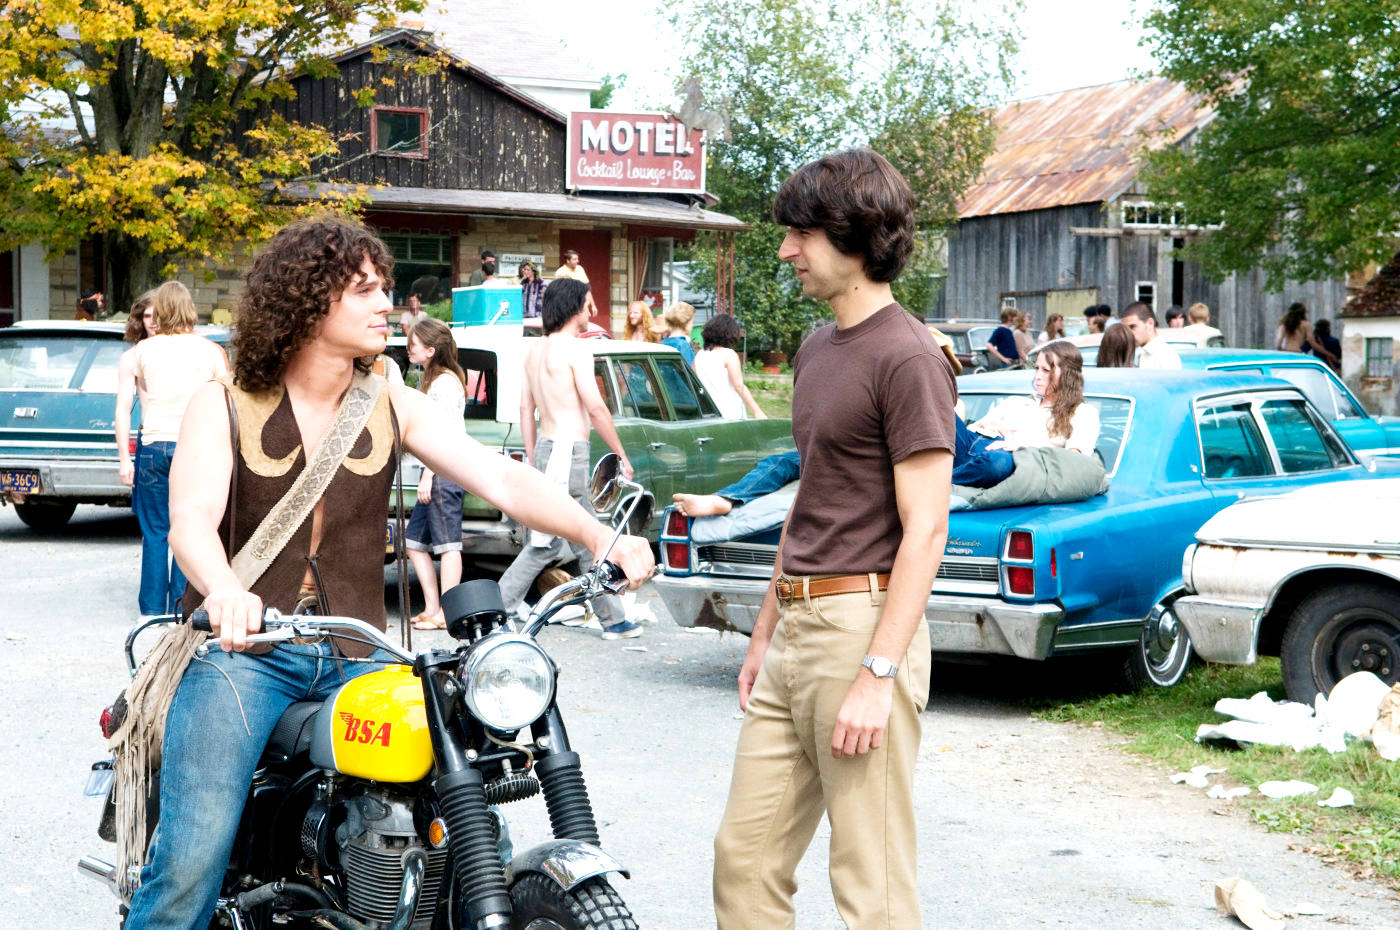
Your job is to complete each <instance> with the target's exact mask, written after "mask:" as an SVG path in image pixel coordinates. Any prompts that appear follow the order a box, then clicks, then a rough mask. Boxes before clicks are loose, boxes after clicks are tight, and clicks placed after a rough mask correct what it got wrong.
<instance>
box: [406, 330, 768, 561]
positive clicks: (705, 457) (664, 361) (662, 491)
mask: <svg viewBox="0 0 1400 930" xmlns="http://www.w3.org/2000/svg"><path fill="white" fill-rule="evenodd" d="M453 335H454V337H455V338H456V340H457V359H458V361H459V362H460V363H461V365H462V368H463V369H465V370H469V371H477V372H481V380H482V381H483V382H484V388H482V389H481V393H483V394H484V396H485V399H484V401H482V402H480V403H476V404H468V405H467V414H466V418H467V432H468V433H469V434H470V435H471V436H472V437H473V438H475V439H477V440H478V441H480V442H482V443H484V444H485V445H487V446H489V447H491V448H493V449H498V450H500V451H501V452H502V453H504V454H506V455H509V456H511V457H512V458H515V459H518V460H520V461H524V458H525V446H524V440H523V439H522V437H521V430H520V385H521V381H522V378H523V376H524V370H525V365H524V360H525V352H526V350H527V349H528V348H529V346H530V340H531V339H533V338H536V337H531V336H522V335H521V334H520V330H519V329H518V328H515V327H471V328H463V329H454V330H453ZM589 341H590V342H591V343H592V345H591V348H592V349H593V355H594V373H595V375H596V377H597V379H598V387H599V390H600V391H601V392H602V394H603V398H604V399H605V400H606V401H607V404H608V407H609V408H610V409H611V410H612V415H613V422H614V424H615V425H616V426H617V432H618V436H619V437H620V438H621V439H622V445H623V448H624V449H626V450H627V457H628V458H629V459H630V460H631V462H632V467H633V469H634V471H635V474H634V476H633V477H634V478H635V480H636V481H638V482H639V483H641V485H642V486H643V487H645V488H646V489H647V498H646V499H645V500H644V501H643V502H642V504H641V505H640V506H639V507H638V509H637V513H636V515H635V516H634V517H633V521H634V525H633V531H634V532H637V533H639V534H642V535H647V536H650V537H652V538H655V536H656V534H657V532H658V531H659V529H660V526H661V511H662V510H663V509H665V507H666V506H667V505H669V504H670V503H671V495H672V494H675V493H677V492H682V491H685V492H698V493H708V492H711V491H716V490H718V489H720V488H722V487H724V486H725V485H727V484H730V483H732V482H734V481H736V480H738V479H739V478H740V477H742V476H743V475H744V474H745V473H746V472H747V471H748V470H749V469H750V468H752V467H753V466H754V463H755V462H757V461H758V460H759V459H760V458H763V457H764V456H766V455H771V454H773V453H775V452H787V451H789V450H791V449H792V448H793V441H792V422H791V421H790V420H787V419H768V420H726V419H724V418H723V417H721V416H720V413H719V408H718V407H716V405H715V402H714V401H713V400H712V399H711V398H710V396H709V394H708V393H706V391H705V388H704V386H703V385H701V383H700V380H699V379H698V378H696V377H695V373H694V372H693V371H691V369H690V366H689V365H687V364H686V363H685V360H684V359H683V358H681V355H680V353H679V352H677V351H676V350H675V349H673V348H671V347H670V346H661V345H652V344H649V343H642V342H623V341H621V340H614V339H596V340H589ZM387 351H388V354H389V355H390V356H392V357H393V358H394V360H395V361H396V362H398V363H399V367H400V368H401V369H403V370H404V371H405V372H407V371H408V357H407V349H406V346H405V343H404V340H403V339H402V338H394V339H391V340H390V344H389V348H388V350H387ZM607 451H608V449H607V446H606V445H605V444H604V443H603V441H602V440H601V439H600V438H599V437H598V435H597V434H596V433H595V434H594V435H593V449H592V458H593V460H594V461H596V460H597V459H598V458H599V457H601V456H602V455H603V454H604V453H605V452H607ZM420 469H421V466H420V465H418V464H417V463H416V462H414V461H411V460H410V461H408V462H406V463H405V465H404V468H403V470H402V476H403V482H404V502H405V506H406V507H408V506H412V503H413V501H414V499H415V496H416V495H415V493H414V492H415V489H416V488H417V487H418V474H419V471H420ZM523 538H524V533H523V531H522V529H521V527H520V526H519V524H517V523H515V522H514V521H512V520H509V519H507V518H505V517H504V516H503V515H502V514H501V512H500V511H499V510H496V509H495V508H494V507H492V506H491V505H490V504H488V503H487V502H486V501H484V500H482V499H480V498H478V497H475V496H473V495H471V494H468V495H466V497H465V499H464V500H463V503H462V541H463V545H464V547H465V552H464V555H466V556H467V557H468V558H469V559H471V560H473V561H476V562H478V563H486V564H491V563H499V564H505V563H507V562H509V560H510V559H512V558H514V556H515V554H516V553H517V552H519V551H520V548H521V546H522V545H523Z"/></svg>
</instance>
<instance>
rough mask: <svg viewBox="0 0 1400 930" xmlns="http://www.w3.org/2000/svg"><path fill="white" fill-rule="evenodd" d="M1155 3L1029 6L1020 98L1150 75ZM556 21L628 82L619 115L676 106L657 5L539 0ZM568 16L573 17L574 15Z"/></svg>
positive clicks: (1033, 0) (673, 46) (649, 0)
mask: <svg viewBox="0 0 1400 930" xmlns="http://www.w3.org/2000/svg"><path fill="white" fill-rule="evenodd" d="M1147 2H1148V0H1025V11H1024V12H1023V13H1022V15H1021V16H1020V17H1019V25H1020V27H1021V31H1022V40H1021V51H1020V54H1019V55H1018V57H1017V61H1016V67H1017V70H1019V71H1022V72H1023V74H1022V75H1021V77H1020V80H1019V83H1018V86H1017V90H1016V93H1015V96H1016V97H1017V98H1020V97H1030V96H1036V95H1039V94H1046V93H1051V92H1054V91H1059V90H1068V89H1069V88H1073V87H1085V86H1088V85H1091V84H1104V83H1107V82H1109V81H1116V80H1120V79H1122V78H1125V77H1128V76H1129V74H1130V73H1131V72H1133V71H1135V70H1136V71H1150V70H1151V67H1152V61H1151V59H1150V57H1149V56H1148V54H1147V52H1146V51H1145V50H1144V49H1141V48H1139V47H1138V44H1137V43H1138V39H1139V38H1140V37H1141V35H1142V30H1141V27H1140V25H1139V23H1140V13H1141V11H1142V8H1145V5H1146V4H1147ZM532 7H538V8H539V9H540V12H541V13H543V14H544V16H543V17H542V21H548V20H550V19H552V18H553V14H554V12H555V9H554V8H557V9H558V13H559V16H560V17H561V18H560V19H557V20H553V21H555V22H567V23H568V33H569V46H570V48H571V50H573V51H574V52H575V54H578V55H580V56H581V57H582V58H584V60H585V61H588V62H589V63H591V64H592V65H593V66H594V67H595V68H597V69H598V70H599V72H600V73H603V74H619V73H622V74H625V75H627V80H626V82H625V83H624V85H623V86H622V88H621V89H620V90H619V91H618V92H617V94H616V95H615V96H614V98H613V102H612V105H613V106H614V107H617V108H619V109H630V108H642V107H647V106H659V105H662V104H667V103H669V104H672V105H674V103H675V101H670V100H668V99H667V97H668V93H669V88H670V87H671V86H672V85H671V84H670V81H669V79H668V74H671V73H674V71H675V69H676V68H677V67H678V66H679V65H680V64H681V63H680V62H679V61H678V59H679V47H678V46H679V43H678V41H677V40H676V38H675V36H674V35H673V34H672V32H671V29H670V26H669V25H668V24H667V23H666V21H665V13H666V11H665V8H664V6H661V7H660V8H658V7H659V5H658V4H656V3H655V2H654V0H609V4H608V10H607V14H606V15H603V16H592V17H589V16H580V15H577V14H578V8H577V6H576V5H575V4H574V3H573V2H572V0H570V2H567V3H566V2H564V0H535V2H534V3H532ZM566 11H568V12H566Z"/></svg>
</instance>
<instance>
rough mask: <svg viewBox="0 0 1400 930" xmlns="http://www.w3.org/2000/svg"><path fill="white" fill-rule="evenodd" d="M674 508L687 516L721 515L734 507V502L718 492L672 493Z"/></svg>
mask: <svg viewBox="0 0 1400 930" xmlns="http://www.w3.org/2000/svg"><path fill="white" fill-rule="evenodd" d="M671 500H672V501H674V502H675V504H676V509H677V510H679V511H680V512H681V513H683V514H685V515H686V516H687V517H722V516H724V515H725V514H727V513H729V511H731V510H733V509H734V504H733V503H732V502H731V501H730V500H729V499H728V498H724V497H720V496H719V495H718V494H673V495H672V496H671Z"/></svg>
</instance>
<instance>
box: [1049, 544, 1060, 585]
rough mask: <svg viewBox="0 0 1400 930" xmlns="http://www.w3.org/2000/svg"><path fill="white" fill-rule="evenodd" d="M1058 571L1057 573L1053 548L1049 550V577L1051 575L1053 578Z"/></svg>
mask: <svg viewBox="0 0 1400 930" xmlns="http://www.w3.org/2000/svg"><path fill="white" fill-rule="evenodd" d="M1058 573H1059V571H1058V566H1056V565H1055V550H1054V549H1051V550H1050V577H1051V578H1054V577H1055V576H1056V575H1057V574H1058Z"/></svg>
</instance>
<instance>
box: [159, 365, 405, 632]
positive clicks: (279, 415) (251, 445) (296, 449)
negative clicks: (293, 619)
mask: <svg viewBox="0 0 1400 930" xmlns="http://www.w3.org/2000/svg"><path fill="white" fill-rule="evenodd" d="M220 381H221V382H223V383H224V386H225V387H226V388H227V389H228V391H229V396H230V397H231V398H232V400H233V404H234V409H235V410H236V411H237V414H238V456H237V458H238V461H237V462H235V463H234V467H235V468H237V469H238V482H237V486H236V489H237V499H236V500H234V501H232V502H231V507H232V509H233V512H234V514H236V519H235V520H234V534H233V551H234V552H237V551H238V550H239V548H241V547H242V546H243V544H244V543H245V542H247V540H248V537H250V536H252V535H253V532H254V530H256V529H257V527H258V524H259V523H261V522H262V520H263V518H264V517H266V516H267V514H268V513H269V512H270V511H271V510H272V508H273V507H275V506H276V504H277V502H278V501H279V500H281V499H282V495H284V494H286V493H287V490H288V489H289V488H290V487H291V486H292V482H293V481H295V480H296V478H297V476H298V475H300V474H301V472H302V470H303V469H304V468H305V467H306V451H305V450H304V449H303V448H302V444H301V431H300V430H299V429H298V428H297V423H296V418H295V416H294V415H293V413H292V404H291V401H290V400H288V398H287V393H286V391H285V390H283V389H282V388H281V387H280V386H279V387H276V388H273V389H272V390H269V391H264V392H260V393H256V394H253V393H249V392H247V391H244V390H242V389H241V388H239V387H237V386H235V385H233V383H232V378H230V377H228V376H226V377H225V378H222V379H220ZM397 467H398V462H397V461H396V459H395V456H394V421H393V416H392V414H391V411H390V405H389V391H388V389H387V386H386V388H385V390H383V391H381V392H380V394H379V400H378V402H377V403H376V405H375V408H374V410H373V412H372V413H371V414H370V417H369V422H368V423H366V424H365V428H364V430H363V431H361V433H360V436H359V438H358V439H357V440H356V441H355V445H354V446H353V447H352V448H351V449H350V454H349V455H347V456H346V457H345V460H344V461H343V462H341V465H340V467H339V468H338V469H337V470H336V473H335V475H334V477H332V478H331V483H330V484H329V485H328V486H327V487H326V490H325V493H324V494H323V495H322V498H321V499H322V501H323V502H324V508H323V510H324V512H323V514H322V521H321V543H320V548H319V550H318V551H317V553H316V556H315V572H314V574H315V577H316V578H317V579H318V585H319V588H320V592H321V595H322V598H323V603H324V605H325V608H326V612H328V613H330V614H333V615H336V616H342V617H356V618H358V619H360V620H364V621H365V622H366V623H369V624H370V625H371V626H376V627H378V628H379V629H381V630H382V629H384V628H385V618H384V569H383V564H384V532H385V527H386V526H387V521H388V514H389V494H390V492H391V490H392V489H393V482H394V473H395V470H396V468H397ZM311 523H312V515H311V514H308V515H307V517H306V519H305V520H304V521H302V524H301V526H299V527H298V528H297V531H296V533H295V534H294V535H293V536H292V539H291V541H290V542H288V543H287V545H286V547H285V548H284V549H283V550H282V552H281V553H280V554H278V556H277V558H276V559H274V560H273V562H272V564H271V565H270V566H268V568H267V571H265V572H264V573H263V575H262V577H261V578H259V579H258V580H257V581H256V582H254V584H253V587H252V591H253V593H254V594H256V595H258V597H260V598H262V601H263V604H264V605H265V606H267V607H276V608H277V609H278V610H280V611H282V612H283V613H291V612H292V610H293V609H294V608H295V607H296V605H297V602H298V600H299V599H300V598H299V592H300V591H301V585H302V580H303V578H305V576H306V574H307V567H308V565H309V564H310V562H311V552H310V550H311ZM219 538H220V540H221V541H223V542H224V544H225V545H227V542H228V538H229V514H227V513H226V514H225V515H224V519H223V523H222V524H221V526H220V527H219ZM202 600H203V596H202V595H200V594H199V593H198V592H196V591H195V590H194V588H193V586H191V587H190V588H189V589H188V590H187V592H186V595H185V598H184V603H186V604H197V603H199V602H200V601H202ZM336 645H337V646H339V647H340V650H341V652H343V653H344V654H345V655H348V656H364V655H368V654H369V652H370V651H371V650H370V648H369V647H368V646H364V645H361V644H359V643H352V642H348V641H346V640H339V639H338V640H337V641H336ZM249 651H250V652H254V651H258V652H265V651H266V649H258V650H253V649H250V650H249Z"/></svg>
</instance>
